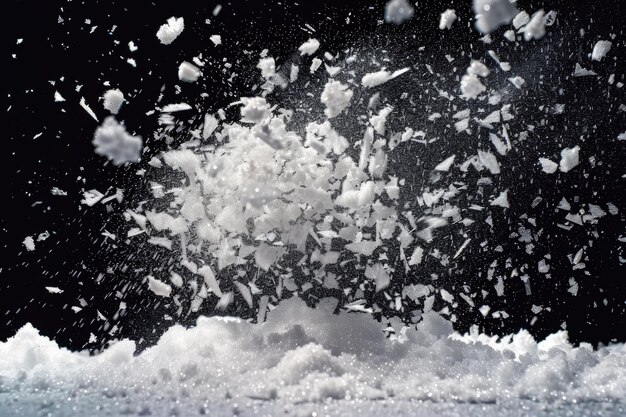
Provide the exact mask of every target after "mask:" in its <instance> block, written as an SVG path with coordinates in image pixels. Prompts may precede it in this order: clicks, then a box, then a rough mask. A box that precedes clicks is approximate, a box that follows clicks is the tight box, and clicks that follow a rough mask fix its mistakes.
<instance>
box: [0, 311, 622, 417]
mask: <svg viewBox="0 0 626 417" xmlns="http://www.w3.org/2000/svg"><path fill="white" fill-rule="evenodd" d="M333 303H334V301H333V300H330V299H329V300H323V302H322V303H321V304H320V306H319V308H317V309H310V308H308V307H307V306H306V305H304V303H302V302H301V301H297V300H296V299H290V300H287V301H285V302H283V303H282V304H280V305H279V306H278V307H277V308H275V309H274V310H273V311H272V312H270V313H269V316H268V320H267V321H266V322H265V323H264V324H262V325H255V324H250V323H248V322H245V321H241V320H239V319H231V318H204V317H202V318H200V319H199V321H198V324H197V326H196V327H193V328H190V329H185V328H183V327H180V326H174V327H172V328H170V329H169V330H168V331H167V332H166V333H165V334H164V335H163V337H162V338H161V339H160V341H159V342H158V343H157V344H156V345H155V346H153V347H151V348H149V349H147V350H145V351H144V352H142V353H141V354H139V355H134V352H135V343H134V342H132V341H128V340H125V341H120V342H118V343H117V344H115V345H113V346H111V347H109V348H108V349H106V350H105V351H104V352H102V353H101V354H99V355H96V356H91V357H90V356H88V355H87V354H85V353H81V352H70V351H68V350H66V349H62V348H60V347H59V346H58V345H57V344H56V343H55V342H53V341H51V340H50V339H48V338H46V337H44V336H41V335H40V334H39V333H38V331H37V330H36V329H34V328H33V327H32V326H30V325H27V326H25V327H23V328H22V329H21V330H20V331H19V332H18V333H17V334H16V335H15V337H13V338H11V339H9V340H8V341H7V342H6V343H0V378H1V380H0V381H1V385H0V415H3V416H13V415H15V416H18V415H20V416H26V415H28V416H31V415H32V416H36V415H45V416H47V415H51V416H70V415H84V416H87V415H90V416H101V415H102V416H104V415H155V416H170V415H180V416H191V415H205V414H206V415H217V416H225V415H242V416H248V415H268V416H270V415H273V416H275V415H298V416H325V415H330V416H336V415H345V416H351V415H364V416H380V415H383V414H385V415H412V416H430V415H444V416H466V415H487V416H491V415H493V416H495V415H498V416H502V415H506V416H544V415H545V416H549V415H572V416H573V415H576V416H586V415H588V416H599V415H603V416H618V415H623V413H624V412H625V411H626V404H624V402H623V398H626V346H625V345H623V344H618V345H613V346H609V347H603V348H600V349H598V350H593V349H592V348H591V347H590V346H585V345H581V346H580V347H574V346H572V345H571V344H569V343H568V341H567V334H566V332H563V331H562V332H558V333H555V334H553V335H551V336H549V337H547V338H546V339H545V340H543V341H540V342H537V341H535V340H534V339H533V338H532V337H531V336H530V334H529V333H527V332H526V331H521V332H519V333H518V334H515V335H512V336H508V337H504V338H502V339H500V340H496V339H495V338H489V337H488V336H486V335H482V334H479V333H478V332H472V333H470V334H468V335H459V334H457V333H455V332H454V331H453V329H452V325H451V324H450V323H449V322H447V321H446V320H445V319H443V318H441V317H440V316H438V315H437V314H435V313H427V314H425V315H424V316H423V320H422V321H421V322H420V324H418V326H417V330H415V329H409V328H406V327H404V328H403V327H401V326H395V327H396V328H395V330H392V329H393V327H394V326H390V327H388V328H386V329H383V326H382V325H381V324H380V323H378V322H376V321H374V320H373V319H372V318H371V316H369V315H367V314H364V313H342V314H339V315H335V314H332V313H331V311H332V309H333V308H334V305H333Z"/></svg>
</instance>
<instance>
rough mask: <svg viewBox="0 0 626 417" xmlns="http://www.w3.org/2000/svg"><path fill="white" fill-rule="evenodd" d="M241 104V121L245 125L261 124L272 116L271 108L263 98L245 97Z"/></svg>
mask: <svg viewBox="0 0 626 417" xmlns="http://www.w3.org/2000/svg"><path fill="white" fill-rule="evenodd" d="M241 102H242V103H243V107H242V108H241V121H242V122H244V123H260V122H262V121H263V120H265V119H266V118H267V117H268V116H269V115H270V106H269V104H267V101H265V99H264V98H263V97H251V98H247V97H244V98H242V99H241Z"/></svg>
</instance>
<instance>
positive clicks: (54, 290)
mask: <svg viewBox="0 0 626 417" xmlns="http://www.w3.org/2000/svg"><path fill="white" fill-rule="evenodd" d="M44 288H45V289H46V290H47V291H48V292H49V293H50V294H61V293H63V290H62V289H60V288H59V287H44Z"/></svg>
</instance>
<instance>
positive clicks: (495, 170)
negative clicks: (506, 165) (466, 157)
mask: <svg viewBox="0 0 626 417" xmlns="http://www.w3.org/2000/svg"><path fill="white" fill-rule="evenodd" d="M478 159H479V160H480V163H481V164H483V165H484V166H485V168H487V169H488V170H489V172H491V173H492V174H494V175H495V174H499V173H500V164H499V163H498V160H497V159H496V156H495V155H494V154H492V153H491V152H485V151H481V150H480V149H479V150H478Z"/></svg>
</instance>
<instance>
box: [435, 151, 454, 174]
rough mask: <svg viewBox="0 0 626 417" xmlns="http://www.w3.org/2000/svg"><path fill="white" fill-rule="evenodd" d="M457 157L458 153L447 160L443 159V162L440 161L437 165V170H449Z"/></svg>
mask: <svg viewBox="0 0 626 417" xmlns="http://www.w3.org/2000/svg"><path fill="white" fill-rule="evenodd" d="M455 157H456V155H452V156H450V157H448V158H446V159H445V160H443V161H442V162H440V163H439V164H438V165H437V166H436V167H435V171H442V172H447V171H448V170H450V167H451V166H452V164H453V163H454V158H455Z"/></svg>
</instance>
